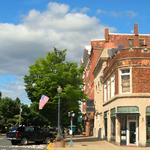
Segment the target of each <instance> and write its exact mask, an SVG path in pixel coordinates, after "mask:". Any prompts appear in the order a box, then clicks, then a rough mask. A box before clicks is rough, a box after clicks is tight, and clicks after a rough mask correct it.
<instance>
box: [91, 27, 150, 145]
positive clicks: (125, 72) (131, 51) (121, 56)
mask: <svg viewBox="0 0 150 150" xmlns="http://www.w3.org/2000/svg"><path fill="white" fill-rule="evenodd" d="M97 42H98V43H103V44H101V46H99V49H100V51H101V52H100V53H99V56H98V58H97V61H96V64H95V67H94V70H93V75H94V104H95V118H94V128H93V132H94V135H95V136H97V137H98V138H100V139H106V140H107V141H111V142H115V143H116V144H119V145H134V146H146V145H149V142H150V35H149V34H139V32H138V25H137V24H135V25H134V33H133V34H120V33H117V34H116V33H109V30H108V29H105V39H104V40H101V39H100V40H99V41H97Z"/></svg>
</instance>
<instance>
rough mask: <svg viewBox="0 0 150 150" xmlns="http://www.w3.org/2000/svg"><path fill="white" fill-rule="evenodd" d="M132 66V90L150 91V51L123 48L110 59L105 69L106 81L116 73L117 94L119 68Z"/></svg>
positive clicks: (137, 91) (136, 91) (116, 91)
mask: <svg viewBox="0 0 150 150" xmlns="http://www.w3.org/2000/svg"><path fill="white" fill-rule="evenodd" d="M124 67H131V68H132V92H133V93H150V51H148V52H145V51H143V49H136V50H135V49H133V50H132V51H131V50H129V49H128V50H122V51H120V52H119V53H117V54H116V56H114V57H113V58H112V59H109V60H108V63H107V67H106V68H105V70H104V81H106V80H107V79H108V78H109V77H110V76H111V75H112V73H115V78H116V81H115V94H118V81H119V79H118V78H119V77H118V69H119V68H124Z"/></svg>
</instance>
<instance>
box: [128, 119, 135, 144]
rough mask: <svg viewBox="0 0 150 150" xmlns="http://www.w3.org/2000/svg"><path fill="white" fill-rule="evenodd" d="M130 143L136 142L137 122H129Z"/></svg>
mask: <svg viewBox="0 0 150 150" xmlns="http://www.w3.org/2000/svg"><path fill="white" fill-rule="evenodd" d="M129 143H130V144H136V122H135V121H131V122H129Z"/></svg>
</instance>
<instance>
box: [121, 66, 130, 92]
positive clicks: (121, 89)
mask: <svg viewBox="0 0 150 150" xmlns="http://www.w3.org/2000/svg"><path fill="white" fill-rule="evenodd" d="M127 69H129V73H123V74H122V71H123V70H127ZM123 75H124V76H125V75H129V77H130V79H129V80H130V81H129V84H130V87H129V88H130V89H129V92H123V89H122V76H123ZM128 93H132V68H131V67H127V68H120V69H119V94H128Z"/></svg>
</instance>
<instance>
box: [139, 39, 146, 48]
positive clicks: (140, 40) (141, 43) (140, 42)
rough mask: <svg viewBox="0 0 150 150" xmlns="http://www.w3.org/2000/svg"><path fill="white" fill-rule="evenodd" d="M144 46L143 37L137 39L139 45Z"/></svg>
mask: <svg viewBox="0 0 150 150" xmlns="http://www.w3.org/2000/svg"><path fill="white" fill-rule="evenodd" d="M143 46H145V40H144V39H139V47H143Z"/></svg>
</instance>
